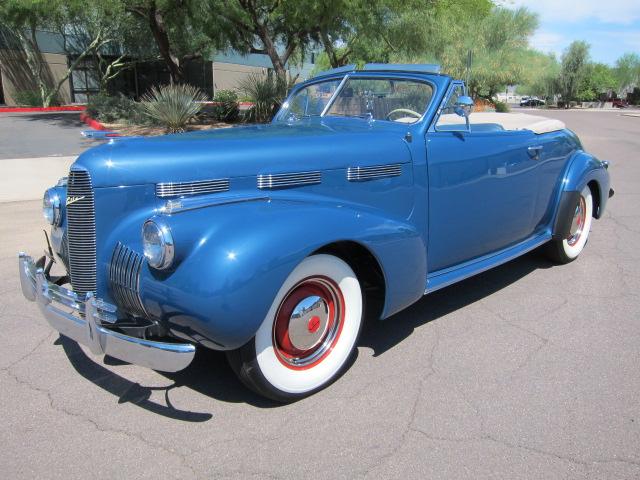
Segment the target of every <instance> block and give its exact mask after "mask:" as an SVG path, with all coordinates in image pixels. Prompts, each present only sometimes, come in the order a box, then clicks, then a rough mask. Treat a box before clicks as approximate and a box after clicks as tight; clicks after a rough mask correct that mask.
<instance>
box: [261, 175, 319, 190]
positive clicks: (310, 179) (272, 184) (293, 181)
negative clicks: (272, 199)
mask: <svg viewBox="0 0 640 480" xmlns="http://www.w3.org/2000/svg"><path fill="white" fill-rule="evenodd" d="M321 180H322V177H321V173H320V172H300V173H277V174H268V175H258V188H263V189H264V188H285V187H299V186H302V185H314V184H317V183H320V182H321Z"/></svg>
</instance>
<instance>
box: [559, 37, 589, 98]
mask: <svg viewBox="0 0 640 480" xmlns="http://www.w3.org/2000/svg"><path fill="white" fill-rule="evenodd" d="M588 63H589V44H588V43H587V42H583V41H574V42H572V43H571V45H569V47H568V48H567V49H566V50H565V51H564V53H563V54H562V62H561V65H562V66H561V69H560V76H559V79H558V82H559V87H560V93H561V95H562V100H563V102H564V103H565V106H566V107H568V106H569V102H570V101H572V100H575V99H576V98H577V93H578V87H579V86H580V83H581V82H582V81H583V79H584V77H585V74H586V72H587V64H588Z"/></svg>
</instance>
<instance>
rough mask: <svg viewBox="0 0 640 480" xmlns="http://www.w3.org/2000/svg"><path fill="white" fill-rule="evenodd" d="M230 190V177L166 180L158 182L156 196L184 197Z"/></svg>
mask: <svg viewBox="0 0 640 480" xmlns="http://www.w3.org/2000/svg"><path fill="white" fill-rule="evenodd" d="M228 190H229V179H228V178H219V179H214V180H198V181H194V182H180V183H173V182H165V183H158V184H156V196H157V197H159V198H167V197H182V196H186V195H204V194H207V193H218V192H226V191H228Z"/></svg>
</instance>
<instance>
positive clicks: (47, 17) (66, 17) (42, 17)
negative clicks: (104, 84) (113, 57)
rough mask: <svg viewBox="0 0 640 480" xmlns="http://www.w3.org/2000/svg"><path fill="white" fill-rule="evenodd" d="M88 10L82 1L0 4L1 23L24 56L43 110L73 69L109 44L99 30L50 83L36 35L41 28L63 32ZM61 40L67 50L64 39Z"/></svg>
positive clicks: (33, 0)
mask: <svg viewBox="0 0 640 480" xmlns="http://www.w3.org/2000/svg"><path fill="white" fill-rule="evenodd" d="M88 9H91V4H90V2H86V1H82V0H73V1H72V0H68V1H61V0H48V1H45V0H7V1H6V2H4V3H2V4H0V23H1V25H2V26H3V27H4V28H5V29H7V30H9V31H10V32H11V34H13V36H14V37H15V38H16V39H17V42H18V44H19V46H20V48H21V49H22V51H23V52H24V54H25V56H26V61H27V65H28V67H29V71H30V73H31V76H32V78H33V80H34V82H35V83H36V84H37V86H38V90H39V93H40V97H41V100H42V105H43V106H45V107H48V106H50V105H51V104H52V103H53V102H54V101H55V99H56V98H57V96H58V94H59V92H60V89H61V88H62V85H63V84H64V83H65V82H66V81H67V80H68V78H69V76H70V75H71V72H72V71H73V70H74V68H75V67H76V66H77V65H78V64H79V63H80V62H82V61H83V60H84V59H85V57H87V56H89V55H91V54H92V53H93V52H95V51H97V50H98V49H100V48H102V47H103V46H104V45H105V44H106V43H108V41H109V40H108V39H106V38H105V36H104V33H105V32H104V30H102V29H98V30H97V31H96V32H95V34H94V36H93V37H92V38H91V39H90V41H89V42H88V43H87V44H86V45H84V46H83V48H79V49H78V50H77V56H76V57H75V59H74V60H73V61H72V62H71V64H70V65H69V67H68V68H67V70H66V71H65V73H64V74H63V75H61V76H60V77H59V78H58V79H57V80H53V79H52V78H51V74H50V72H48V69H47V65H46V62H45V61H44V59H43V58H42V52H41V51H40V47H39V45H38V38H37V31H38V29H39V28H43V27H49V28H54V29H62V31H64V28H65V26H66V25H67V24H69V23H71V22H72V21H73V19H75V18H76V17H77V16H78V15H80V14H81V13H82V12H85V11H87V10H88ZM63 39H64V44H65V49H66V48H67V47H68V43H67V37H63Z"/></svg>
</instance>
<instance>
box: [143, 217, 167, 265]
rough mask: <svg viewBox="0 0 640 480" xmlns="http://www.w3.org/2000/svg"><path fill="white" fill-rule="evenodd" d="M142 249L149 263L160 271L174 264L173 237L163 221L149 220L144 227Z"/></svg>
mask: <svg viewBox="0 0 640 480" xmlns="http://www.w3.org/2000/svg"><path fill="white" fill-rule="evenodd" d="M142 248H143V250H144V256H145V257H146V259H147V262H148V263H149V265H150V266H152V267H153V268H157V269H159V270H162V269H165V268H168V267H170V266H171V264H172V263H173V254H174V249H173V237H172V235H171V230H170V229H169V226H168V225H166V224H165V223H164V222H162V221H161V220H147V221H146V222H144V225H143V226H142Z"/></svg>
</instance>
